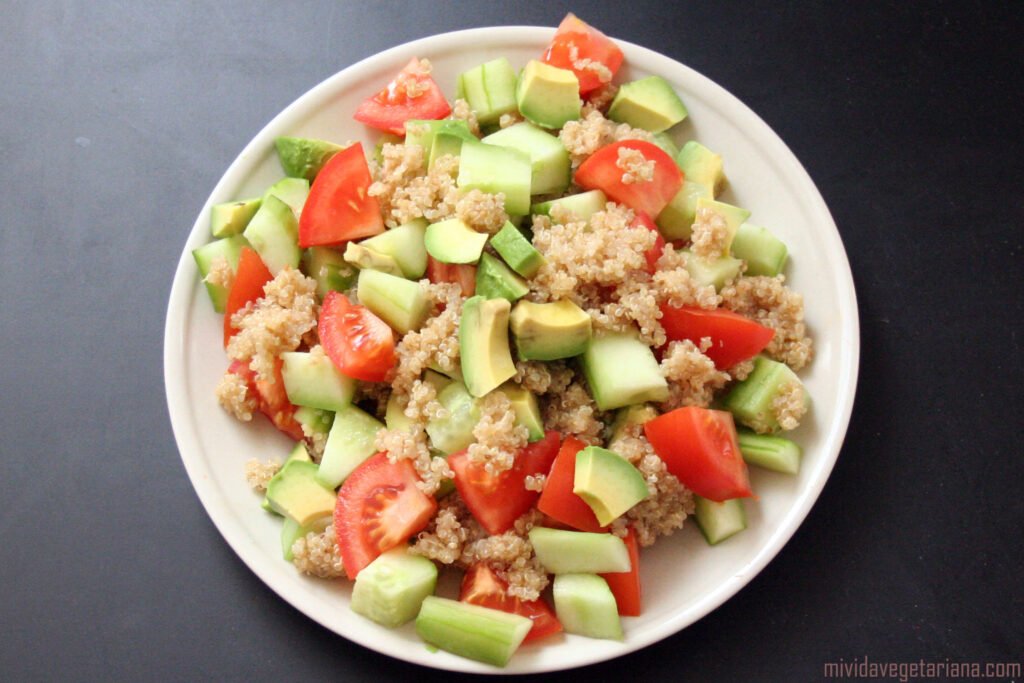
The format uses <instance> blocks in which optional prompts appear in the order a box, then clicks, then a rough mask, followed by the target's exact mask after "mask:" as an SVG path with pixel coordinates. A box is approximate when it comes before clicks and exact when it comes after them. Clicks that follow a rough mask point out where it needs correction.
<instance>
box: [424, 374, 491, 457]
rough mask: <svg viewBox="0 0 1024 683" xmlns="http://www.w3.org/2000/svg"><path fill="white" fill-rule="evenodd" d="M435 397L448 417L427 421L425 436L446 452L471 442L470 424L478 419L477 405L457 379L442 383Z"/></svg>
mask: <svg viewBox="0 0 1024 683" xmlns="http://www.w3.org/2000/svg"><path fill="white" fill-rule="evenodd" d="M437 400H438V401H439V402H440V403H441V405H442V406H443V407H444V408H445V410H447V411H448V417H445V418H440V419H433V420H430V421H428V422H427V436H429V437H430V443H431V444H432V445H433V446H434V448H436V449H437V450H439V451H441V452H442V453H444V454H446V455H448V454H451V453H456V452H458V451H461V450H462V449H463V448H467V447H468V446H469V444H471V443H473V440H474V437H473V427H474V426H476V423H477V422H478V421H479V420H480V407H479V405H477V402H476V399H474V398H473V397H472V396H470V394H469V391H467V390H466V387H464V386H463V385H462V384H461V383H459V382H452V383H451V384H449V385H448V386H447V387H445V388H444V389H443V390H442V391H441V393H440V394H438V395H437Z"/></svg>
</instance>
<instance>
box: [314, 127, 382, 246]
mask: <svg viewBox="0 0 1024 683" xmlns="http://www.w3.org/2000/svg"><path fill="white" fill-rule="evenodd" d="M372 182H373V178H371V177H370V168H369V167H368V166H367V165H366V157H365V156H364V155H363V145H362V143H359V142H357V143H355V144H353V145H349V146H348V147H346V148H345V149H343V150H341V151H340V152H338V153H337V154H335V155H334V156H333V157H331V158H330V160H328V162H327V163H326V164H324V167H323V168H322V169H320V172H319V173H317V174H316V179H315V180H314V181H313V185H312V187H310V188H309V197H307V198H306V204H305V205H304V206H303V207H302V213H301V214H300V215H299V246H300V247H302V248H304V249H305V248H306V247H313V246H330V245H337V244H342V243H343V242H347V241H348V240H355V239H360V238H363V237H371V236H373V235H377V234H380V233H382V232H384V219H383V218H382V217H381V213H380V204H379V203H378V202H377V198H376V197H371V196H370V194H369V192H370V183H372Z"/></svg>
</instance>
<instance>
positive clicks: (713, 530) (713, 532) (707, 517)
mask: <svg viewBox="0 0 1024 683" xmlns="http://www.w3.org/2000/svg"><path fill="white" fill-rule="evenodd" d="M693 498H694V506H695V510H694V517H696V519H697V528H698V529H700V533H701V534H702V535H703V536H704V540H706V541H707V542H708V545H718V544H719V543H721V542H722V541H724V540H726V539H728V538H731V537H732V536H735V535H736V534H738V533H739V532H741V531H743V530H744V529H746V528H747V512H746V509H745V508H744V507H743V500H742V499H741V498H732V499H730V500H726V501H723V502H721V503H716V502H715V501H712V500H707V499H706V498H701V497H700V496H694V497H693ZM737 506H738V510H737V509H736V508H737ZM723 520H724V521H725V523H727V524H729V526H728V527H726V528H725V529H724V530H722V529H720V528H719V527H720V526H721V525H722V522H723Z"/></svg>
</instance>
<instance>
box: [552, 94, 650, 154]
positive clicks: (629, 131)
mask: <svg viewBox="0 0 1024 683" xmlns="http://www.w3.org/2000/svg"><path fill="white" fill-rule="evenodd" d="M558 137H559V138H560V139H561V141H562V144H563V145H565V148H566V149H567V150H569V159H570V161H571V162H572V167H573V168H576V167H577V166H579V165H580V164H582V163H583V161H584V160H585V159H586V158H587V157H589V156H590V155H591V154H593V153H594V152H596V151H597V150H599V149H600V148H602V147H604V146H605V145H608V144H611V143H613V142H620V141H622V140H646V141H647V142H652V141H653V140H654V135H653V134H651V133H649V132H647V131H646V130H643V129H641V128H633V127H632V126H630V125H629V124H628V123H615V122H614V121H609V120H608V119H606V118H605V117H604V114H602V113H601V111H600V110H599V109H598V108H590V110H589V111H588V112H587V114H586V115H585V116H584V117H583V118H582V119H580V120H579V121H569V122H568V123H566V124H565V125H564V126H563V127H562V130H561V131H559V133H558Z"/></svg>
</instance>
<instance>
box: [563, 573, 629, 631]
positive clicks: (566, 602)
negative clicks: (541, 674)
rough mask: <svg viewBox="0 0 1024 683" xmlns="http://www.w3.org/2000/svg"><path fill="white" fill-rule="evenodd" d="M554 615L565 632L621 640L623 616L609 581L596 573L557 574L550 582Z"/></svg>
mask: <svg viewBox="0 0 1024 683" xmlns="http://www.w3.org/2000/svg"><path fill="white" fill-rule="evenodd" d="M551 591H552V595H553V596H554V598H555V615H556V616H557V617H558V620H559V621H560V622H562V628H564V629H565V632H566V633H578V634H579V635H581V636H587V637H588V638H603V639H606V640H622V638H623V634H622V620H621V619H619V608H618V605H617V604H616V602H615V596H614V595H613V594H612V591H611V588H609V587H608V582H607V581H605V580H604V579H603V578H602V577H600V576H597V575H595V574H558V575H557V576H555V581H554V585H553V586H552V589H551Z"/></svg>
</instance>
